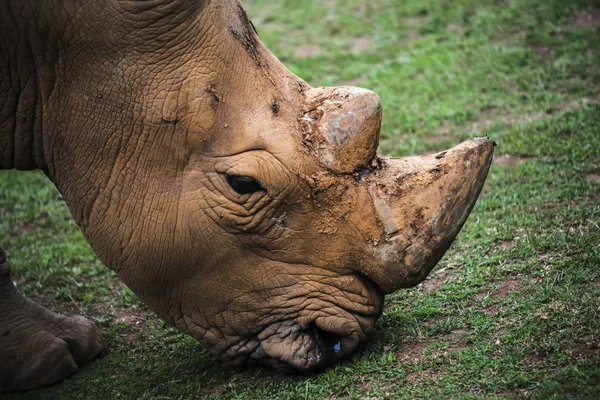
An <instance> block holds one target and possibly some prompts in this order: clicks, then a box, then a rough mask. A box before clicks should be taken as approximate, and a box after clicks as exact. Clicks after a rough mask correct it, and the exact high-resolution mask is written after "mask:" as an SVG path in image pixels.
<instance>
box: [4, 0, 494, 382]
mask: <svg viewBox="0 0 600 400" xmlns="http://www.w3.org/2000/svg"><path fill="white" fill-rule="evenodd" d="M0 64H1V67H2V75H1V86H0V87H1V91H0V167H1V168H3V169H19V170H31V169H40V170H42V171H44V172H45V173H46V175H47V176H48V177H49V179H51V180H52V182H53V183H54V184H55V185H56V187H57V188H58V190H59V191H60V193H61V194H62V196H63V198H64V201H65V202H66V204H67V206H68V208H69V210H70V212H71V214H72V216H73V218H74V220H75V221H76V223H77V224H78V225H79V227H80V228H81V231H82V232H83V234H84V235H85V237H86V238H87V240H88V241H89V243H90V245H91V247H92V249H93V250H94V251H95V253H96V254H97V255H98V257H99V258H100V260H101V261H102V262H103V263H104V264H105V265H106V266H107V267H109V268H111V269H113V270H114V271H116V272H117V274H118V276H119V277H120V278H121V279H122V280H123V281H124V282H125V283H126V284H127V285H128V286H129V287H130V288H131V289H132V290H133V291H134V292H135V293H136V294H137V295H138V296H139V297H140V298H141V299H142V300H143V301H144V302H145V303H146V304H147V305H148V306H149V307H150V308H151V309H152V310H153V311H154V312H156V314H157V315H158V316H159V317H160V318H162V319H164V320H165V321H166V322H167V323H169V324H170V325H172V326H174V327H176V328H177V329H179V330H180V331H182V332H185V333H187V334H189V335H191V336H192V337H194V338H195V339H197V340H198V341H199V342H200V343H201V344H202V345H203V346H205V347H206V348H207V349H209V350H210V351H211V352H213V353H215V354H219V355H221V357H222V358H223V360H225V362H226V363H230V364H234V365H242V364H248V363H250V364H253V363H256V364H266V365H270V366H272V367H274V368H276V369H279V370H282V371H290V372H294V371H299V372H303V371H309V370H314V369H319V368H322V367H325V366H327V365H330V364H332V363H335V362H337V361H339V360H342V359H344V358H345V357H348V356H349V355H350V354H352V353H353V352H354V351H355V350H356V349H357V347H358V346H359V345H361V343H364V342H365V340H367V338H368V336H369V333H370V332H371V331H372V330H373V325H374V323H375V321H376V320H377V318H378V317H379V316H380V314H381V312H382V306H383V298H384V295H386V294H389V293H392V292H394V291H396V290H398V289H400V288H407V287H411V286H414V285H417V284H418V283H420V282H421V281H423V280H424V279H425V277H426V276H427V274H428V273H429V272H430V271H431V270H432V268H433V267H434V266H435V265H436V263H437V262H438V261H439V260H440V259H441V257H442V255H443V254H444V253H445V251H446V250H447V249H448V247H449V246H450V244H451V242H452V241H453V240H454V238H455V237H456V235H457V233H458V232H459V230H460V228H461V227H462V225H463V223H464V222H465V220H466V218H467V216H468V214H469V212H470V211H471V209H472V207H473V205H474V203H475V201H476V199H477V197H478V195H479V192H480V190H481V188H482V186H483V184H484V181H485V178H486V175H487V172H488V169H489V167H490V163H491V159H492V154H493V148H494V144H493V142H492V141H491V140H490V139H489V138H475V139H472V140H469V141H467V142H464V143H462V144H460V145H457V146H456V147H454V148H451V149H449V150H447V151H444V152H440V153H437V154H431V155H427V156H422V157H408V158H388V157H383V156H380V155H378V153H377V146H378V141H379V133H380V127H381V118H382V105H381V101H380V99H379V97H378V96H377V95H376V94H375V93H373V92H371V91H369V90H366V89H360V88H356V87H347V86H341V87H311V86H309V85H308V84H307V83H306V82H305V81H303V80H302V79H300V78H299V77H297V76H295V75H294V74H293V73H291V72H290V71H289V70H287V69H286V68H285V67H284V66H283V65H282V64H281V63H280V62H279V61H278V59H277V58H276V57H275V56H274V55H273V54H271V53H270V52H269V50H267V49H266V48H265V46H264V45H263V44H262V43H261V41H260V40H259V38H258V35H257V33H256V31H255V29H254V27H253V25H252V23H251V22H250V21H249V19H248V17H247V15H246V13H245V11H244V9H243V8H242V6H241V4H240V3H239V2H238V0H146V1H141V0H98V1H86V2H80V1H76V0H49V1H33V0H23V1H17V0H9V1H4V2H3V3H2V5H1V6H0ZM102 348H103V341H102V335H101V333H100V331H99V329H98V328H97V327H96V326H95V325H94V324H93V323H92V322H90V321H89V320H87V319H85V318H83V317H79V316H75V317H67V316H64V315H58V314H55V313H54V312H51V311H49V310H47V309H44V308H42V307H41V306H39V305H37V304H35V303H34V302H32V301H31V300H29V299H27V298H25V297H24V296H22V295H21V294H20V293H19V292H18V290H17V289H16V287H15V286H14V284H13V283H12V281H11V276H10V266H9V263H8V261H7V257H6V256H5V254H4V252H2V251H0V360H1V361H0V388H1V390H2V391H10V390H27V389H33V388H37V387H41V386H45V385H49V384H52V383H54V382H57V381H60V380H61V379H63V378H65V377H67V376H69V375H71V374H72V373H73V372H74V371H76V370H77V369H78V368H79V367H81V366H83V365H84V364H86V363H87V362H89V361H90V360H92V359H93V358H94V357H95V356H96V355H97V354H98V353H100V352H101V350H102Z"/></svg>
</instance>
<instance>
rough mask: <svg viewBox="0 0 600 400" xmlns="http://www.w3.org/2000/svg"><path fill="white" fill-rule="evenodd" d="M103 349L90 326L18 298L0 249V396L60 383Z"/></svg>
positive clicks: (87, 323)
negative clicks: (4, 393) (0, 394)
mask: <svg viewBox="0 0 600 400" xmlns="http://www.w3.org/2000/svg"><path fill="white" fill-rule="evenodd" d="M102 349H103V341H102V334H101V333H100V330H99V329H98V327H96V325H95V324H94V323H93V322H91V321H89V320H88V319H86V318H83V317H79V316H77V317H72V318H71V317H66V316H64V315H59V314H56V313H53V312H52V311H49V310H47V309H45V308H43V307H41V306H39V305H37V304H36V303H34V302H32V301H31V300H29V299H27V298H25V297H23V296H22V295H21V294H20V293H19V292H18V291H17V289H16V287H15V286H14V284H13V283H12V281H11V279H10V266H9V264H8V262H6V259H5V257H4V254H3V252H2V249H0V360H1V362H0V393H3V392H10V391H15V390H30V389H35V388H39V387H44V386H49V385H51V384H53V383H56V382H60V381H61V380H63V379H64V378H67V377H68V376H70V375H72V374H73V373H74V372H75V371H77V369H78V368H79V367H80V366H83V365H84V364H86V363H88V362H89V361H90V360H92V359H93V358H95V357H96V356H97V355H98V354H99V353H100V352H101V351H102Z"/></svg>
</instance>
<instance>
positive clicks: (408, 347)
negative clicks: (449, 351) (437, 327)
mask: <svg viewBox="0 0 600 400" xmlns="http://www.w3.org/2000/svg"><path fill="white" fill-rule="evenodd" d="M427 345H428V344H427V343H423V342H406V343H402V345H400V347H399V348H398V350H396V356H397V357H398V360H399V361H400V363H401V364H407V363H416V362H418V361H419V360H420V359H421V358H422V357H423V356H424V351H423V350H424V349H425V347H427Z"/></svg>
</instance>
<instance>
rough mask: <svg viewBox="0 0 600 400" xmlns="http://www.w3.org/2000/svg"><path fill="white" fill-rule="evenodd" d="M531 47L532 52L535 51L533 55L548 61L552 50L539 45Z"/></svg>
mask: <svg viewBox="0 0 600 400" xmlns="http://www.w3.org/2000/svg"><path fill="white" fill-rule="evenodd" d="M531 47H532V48H533V51H535V54H537V55H538V56H539V57H542V58H545V59H549V58H551V57H552V50H551V49H550V47H548V46H545V45H543V44H540V43H535V44H533V45H532V46H531Z"/></svg>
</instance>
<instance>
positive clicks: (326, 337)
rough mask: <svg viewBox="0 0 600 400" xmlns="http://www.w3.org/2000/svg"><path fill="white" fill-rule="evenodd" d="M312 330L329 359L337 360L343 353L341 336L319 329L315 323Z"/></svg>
mask: <svg viewBox="0 0 600 400" xmlns="http://www.w3.org/2000/svg"><path fill="white" fill-rule="evenodd" d="M311 330H312V332H313V335H314V337H315V339H316V340H317V341H318V342H319V343H320V344H321V346H322V348H323V351H324V353H325V356H326V357H327V358H337V356H338V355H339V354H340V353H341V352H342V338H341V337H340V336H339V335H336V334H334V333H331V332H328V331H326V330H323V329H321V328H319V327H318V326H317V325H316V324H315V323H314V322H313V323H312V324H311Z"/></svg>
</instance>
